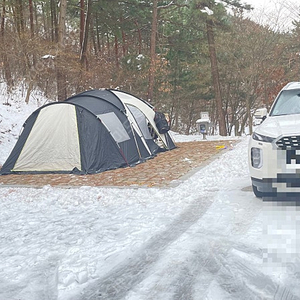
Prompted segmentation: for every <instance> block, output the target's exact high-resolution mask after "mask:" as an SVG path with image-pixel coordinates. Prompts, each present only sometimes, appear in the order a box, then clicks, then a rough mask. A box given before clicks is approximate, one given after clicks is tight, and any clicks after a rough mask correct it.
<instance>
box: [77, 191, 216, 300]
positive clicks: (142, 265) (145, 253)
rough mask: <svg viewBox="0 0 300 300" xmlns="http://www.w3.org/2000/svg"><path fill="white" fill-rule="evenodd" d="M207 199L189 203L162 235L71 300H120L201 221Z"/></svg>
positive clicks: (209, 203) (207, 203)
mask: <svg viewBox="0 0 300 300" xmlns="http://www.w3.org/2000/svg"><path fill="white" fill-rule="evenodd" d="M210 199H212V197H210V196H206V197H203V198H201V199H197V200H196V201H194V202H192V203H191V204H190V205H189V206H188V207H187V209H186V210H185V211H184V212H183V213H181V214H180V215H179V216H178V217H177V218H176V219H175V220H174V221H173V222H172V223H171V224H170V225H169V227H168V228H167V229H166V230H165V231H163V232H162V233H160V234H158V235H156V236H154V237H153V238H151V239H150V240H149V242H148V243H147V244H145V246H144V247H143V249H142V250H141V251H140V252H139V253H137V254H136V255H135V256H134V257H133V258H130V259H127V260H126V261H125V262H124V263H122V264H120V265H119V266H118V267H116V268H114V269H113V270H112V271H111V272H109V273H108V275H107V276H105V277H104V278H101V279H98V280H96V281H95V282H94V283H93V284H91V285H89V286H88V287H87V288H85V289H84V290H83V291H82V292H81V294H82V296H79V297H76V298H74V299H73V300H83V299H84V300H100V299H101V300H102V299H105V300H110V299H113V300H118V299H123V298H124V297H125V296H126V294H127V293H128V292H129V291H130V290H132V289H133V288H134V286H136V285H137V284H139V283H140V282H141V281H143V280H144V279H145V278H146V277H147V276H148V273H149V270H150V269H151V267H152V266H153V265H154V264H155V263H156V262H157V260H158V259H159V258H160V255H161V253H162V252H163V251H164V250H165V249H166V248H167V247H168V246H169V245H170V244H171V243H173V242H174V241H175V240H177V239H178V238H179V237H180V236H181V235H182V234H183V233H184V232H185V231H186V230H187V229H188V228H189V227H191V226H192V225H193V224H194V223H196V222H197V221H198V219H199V218H201V216H202V215H203V214H204V213H205V212H206V211H207V209H208V208H209V207H210V205H211V203H212V201H211V200H210Z"/></svg>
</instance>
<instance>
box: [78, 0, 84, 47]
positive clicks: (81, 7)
mask: <svg viewBox="0 0 300 300" xmlns="http://www.w3.org/2000/svg"><path fill="white" fill-rule="evenodd" d="M84 21H85V16H84V0H80V37H79V43H80V47H82V43H83V36H84V24H85V22H84Z"/></svg>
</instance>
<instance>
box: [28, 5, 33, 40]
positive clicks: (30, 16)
mask: <svg viewBox="0 0 300 300" xmlns="http://www.w3.org/2000/svg"><path fill="white" fill-rule="evenodd" d="M29 19H30V34H31V38H33V37H34V26H33V4H32V0H29Z"/></svg>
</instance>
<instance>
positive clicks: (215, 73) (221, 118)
mask: <svg viewBox="0 0 300 300" xmlns="http://www.w3.org/2000/svg"><path fill="white" fill-rule="evenodd" d="M206 30H207V39H208V47H209V57H210V64H211V74H212V79H213V84H214V90H215V99H216V106H217V113H218V122H219V134H220V135H221V136H227V130H226V121H225V114H224V111H223V107H222V96H221V88H220V79H219V70H218V61H217V55H216V47H215V38H214V31H213V21H212V20H211V19H210V18H209V17H208V18H207V19H206Z"/></svg>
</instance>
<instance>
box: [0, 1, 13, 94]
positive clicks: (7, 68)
mask: <svg viewBox="0 0 300 300" xmlns="http://www.w3.org/2000/svg"><path fill="white" fill-rule="evenodd" d="M2 5H3V7H2V13H1V25H0V26H1V28H0V36H1V40H0V41H1V45H2V47H1V48H2V51H1V52H2V53H1V54H2V59H3V70H4V77H5V79H6V82H7V87H8V90H10V89H11V88H12V87H13V78H12V75H11V69H10V65H9V61H8V58H7V54H6V51H5V49H6V47H5V45H6V41H5V28H4V27H5V17H6V16H5V13H6V10H5V6H6V3H5V0H3V2H2Z"/></svg>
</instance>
